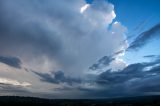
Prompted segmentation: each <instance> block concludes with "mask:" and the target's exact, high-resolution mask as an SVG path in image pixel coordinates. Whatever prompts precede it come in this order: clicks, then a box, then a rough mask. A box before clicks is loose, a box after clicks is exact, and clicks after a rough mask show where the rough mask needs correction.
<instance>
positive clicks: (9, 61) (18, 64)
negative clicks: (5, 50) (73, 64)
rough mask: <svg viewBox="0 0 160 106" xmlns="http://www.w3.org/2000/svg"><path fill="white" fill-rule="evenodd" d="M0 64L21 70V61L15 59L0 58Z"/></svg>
mask: <svg viewBox="0 0 160 106" xmlns="http://www.w3.org/2000/svg"><path fill="white" fill-rule="evenodd" d="M0 62H1V63H4V64H7V65H9V66H11V67H15V68H21V64H22V63H21V60H20V59H19V58H16V57H4V56H0Z"/></svg>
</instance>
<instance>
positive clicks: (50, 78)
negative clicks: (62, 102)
mask: <svg viewBox="0 0 160 106" xmlns="http://www.w3.org/2000/svg"><path fill="white" fill-rule="evenodd" d="M33 73H35V74H36V75H38V76H39V77H40V80H41V81H44V82H48V83H53V84H60V83H67V84H68V85H73V84H74V83H78V84H80V83H81V81H82V80H81V79H80V78H72V77H68V76H65V75H64V73H63V72H62V71H57V72H54V73H51V74H47V73H38V72H34V71H33Z"/></svg>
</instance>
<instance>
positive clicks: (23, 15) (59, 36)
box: [0, 0, 128, 96]
mask: <svg viewBox="0 0 160 106" xmlns="http://www.w3.org/2000/svg"><path fill="white" fill-rule="evenodd" d="M0 2H1V3H0V15H1V17H0V55H2V56H9V57H5V62H4V60H3V63H5V64H7V65H8V66H6V65H4V64H0V65H1V66H0V70H1V72H0V76H4V77H6V78H8V79H15V81H18V82H19V81H20V82H19V83H18V82H16V83H18V84H19V85H20V84H22V85H23V84H24V85H25V83H23V82H28V83H32V86H27V87H26V89H29V91H30V92H31V93H30V94H32V93H33V92H35V93H39V94H42V95H41V96H44V95H45V94H51V96H54V95H55V94H56V93H57V94H58V95H67V94H65V93H64V92H57V91H54V89H55V88H61V87H63V86H64V84H66V85H67V87H68V86H69V87H70V88H72V89H74V87H75V85H76V86H77V88H75V90H76V89H77V90H79V91H80V90H82V89H83V90H87V89H88V88H89V89H90V88H92V87H93V89H94V88H96V87H97V86H94V84H93V85H92V84H90V80H92V79H89V78H88V79H85V77H86V76H87V75H86V73H87V72H88V67H89V66H90V65H92V64H94V63H95V64H96V65H97V67H96V68H99V69H101V68H103V67H101V66H104V67H105V66H107V65H108V64H109V65H110V66H109V67H108V68H112V69H113V68H115V70H116V67H118V68H117V69H121V68H119V67H122V66H123V65H124V64H125V63H124V61H123V60H122V59H120V56H119V55H120V54H124V53H125V49H126V48H127V45H128V43H127V42H122V41H124V40H125V32H126V31H127V28H126V27H125V26H123V25H122V24H121V23H120V22H117V21H116V22H113V21H114V19H115V17H116V13H115V11H114V5H113V4H111V3H109V2H108V1H106V0H94V1H93V2H92V3H90V4H89V6H88V7H87V8H86V9H84V10H83V12H80V10H81V9H82V7H83V6H85V5H86V3H85V1H84V0H78V1H75V0H71V1H70V2H68V1H66V0H54V1H52V0H47V1H43V0H34V1H33V0H27V1H26V0H14V1H11V0H9V1H6V0H3V2H2V1H0ZM113 38H114V39H113ZM117 51H122V52H119V53H118V52H117ZM114 53H116V54H114ZM112 54H114V56H111V57H110V55H112ZM10 57H18V58H19V60H20V61H19V62H18V61H17V60H18V59H17V60H16V59H13V60H14V62H13V63H14V64H13V63H10V62H8V61H10V60H12V59H10ZM101 57H102V59H101ZM3 58H4V57H3ZM97 60H98V62H96V61H97ZM6 61H7V62H6ZM1 62H2V61H1ZM21 65H23V68H17V69H13V68H12V67H20V66H21ZM10 66H12V67H10ZM93 67H94V65H93ZM24 68H25V69H26V70H28V71H27V72H26V71H25V70H24ZM123 68H124V66H123ZM11 70H16V73H11V72H10V71H11ZM30 70H35V71H34V73H33V72H31V71H30ZM57 70H63V72H62V71H57ZM103 71H106V70H105V69H104V70H103ZM100 73H101V72H100ZM91 82H93V80H92V81H91ZM8 83H11V82H8ZM12 83H13V82H12ZM14 83H15V82H14ZM93 83H95V82H93ZM83 86H84V87H83ZM11 89H12V87H11ZM96 89H97V88H96ZM9 93H11V92H9ZM63 93H64V94H63ZM25 94H26V93H25ZM69 94H71V92H70V93H69ZM78 94H79V92H76V91H75V94H73V95H78ZM73 95H72V96H73Z"/></svg>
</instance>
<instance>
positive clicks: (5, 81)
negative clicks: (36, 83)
mask: <svg viewBox="0 0 160 106" xmlns="http://www.w3.org/2000/svg"><path fill="white" fill-rule="evenodd" d="M0 83H1V84H8V85H14V86H22V87H27V86H30V85H31V84H30V83H28V82H22V83H20V82H18V81H16V80H12V79H7V78H0Z"/></svg>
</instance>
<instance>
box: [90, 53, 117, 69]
mask: <svg viewBox="0 0 160 106" xmlns="http://www.w3.org/2000/svg"><path fill="white" fill-rule="evenodd" d="M113 60H115V59H114V58H113V57H112V56H104V57H102V58H101V59H99V60H98V62H97V63H95V64H93V65H92V66H91V67H89V69H91V70H97V69H101V68H102V67H104V66H108V65H109V64H110V63H111V62H112V61H113Z"/></svg>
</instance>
